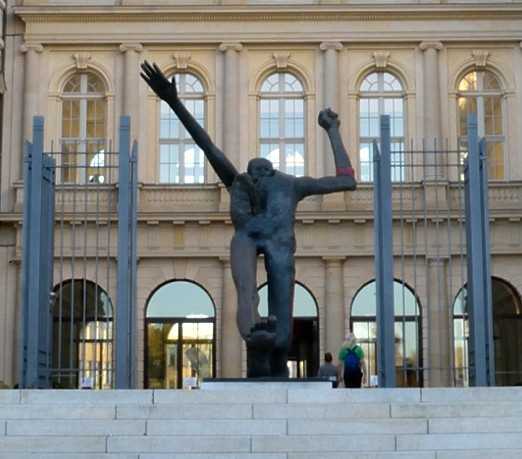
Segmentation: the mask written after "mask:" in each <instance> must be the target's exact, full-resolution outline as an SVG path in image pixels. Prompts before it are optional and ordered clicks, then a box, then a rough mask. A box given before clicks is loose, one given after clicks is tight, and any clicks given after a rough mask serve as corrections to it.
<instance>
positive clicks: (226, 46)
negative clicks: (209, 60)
mask: <svg viewBox="0 0 522 459" xmlns="http://www.w3.org/2000/svg"><path fill="white" fill-rule="evenodd" d="M218 49H219V50H220V51H221V52H223V53H224V52H226V51H228V50H232V51H237V52H239V51H241V50H242V49H243V45H242V44H241V43H239V42H238V41H232V42H223V43H221V44H220V45H219V48H218Z"/></svg>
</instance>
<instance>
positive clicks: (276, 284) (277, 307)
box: [265, 246, 295, 377]
mask: <svg viewBox="0 0 522 459" xmlns="http://www.w3.org/2000/svg"><path fill="white" fill-rule="evenodd" d="M265 267H266V271H267V278H268V313H269V314H270V315H274V316H275V317H276V318H277V326H276V341H275V346H274V349H273V351H272V355H271V358H270V365H271V375H272V376H278V377H288V366H287V362H288V351H289V350H290V345H291V342H292V309H293V304H294V282H295V263H294V253H293V251H292V250H288V249H287V248H286V247H281V246H275V247H274V246H272V247H270V249H269V250H267V252H266V253H265Z"/></svg>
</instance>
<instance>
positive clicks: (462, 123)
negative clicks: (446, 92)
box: [458, 96, 477, 137]
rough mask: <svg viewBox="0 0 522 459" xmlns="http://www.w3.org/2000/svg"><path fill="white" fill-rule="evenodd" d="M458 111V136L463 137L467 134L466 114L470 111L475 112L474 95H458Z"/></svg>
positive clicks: (475, 99)
mask: <svg viewBox="0 0 522 459" xmlns="http://www.w3.org/2000/svg"><path fill="white" fill-rule="evenodd" d="M458 111H459V136H461V137H464V136H467V135H468V115H469V114H470V113H477V98H476V97H470V96H467V97H459V99H458Z"/></svg>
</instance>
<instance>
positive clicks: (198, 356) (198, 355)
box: [182, 343, 213, 388]
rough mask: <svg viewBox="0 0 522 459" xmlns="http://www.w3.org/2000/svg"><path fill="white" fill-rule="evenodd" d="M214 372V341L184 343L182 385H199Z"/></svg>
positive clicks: (184, 386) (186, 386)
mask: <svg viewBox="0 0 522 459" xmlns="http://www.w3.org/2000/svg"><path fill="white" fill-rule="evenodd" d="M212 373H213V371H212V343H197V344H192V343H191V344H187V343H183V368H182V378H183V379H182V387H183V388H188V387H194V386H197V385H199V383H200V382H201V381H202V379H203V378H209V377H211V376H212Z"/></svg>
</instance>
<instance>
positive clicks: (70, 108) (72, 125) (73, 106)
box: [62, 99, 80, 138]
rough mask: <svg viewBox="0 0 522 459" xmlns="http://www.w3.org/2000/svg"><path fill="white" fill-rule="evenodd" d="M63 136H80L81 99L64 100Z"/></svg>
mask: <svg viewBox="0 0 522 459" xmlns="http://www.w3.org/2000/svg"><path fill="white" fill-rule="evenodd" d="M62 136H63V137H64V138H79V137H80V101H79V100H77V99H76V100H67V99H65V100H64V101H63V112H62Z"/></svg>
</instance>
